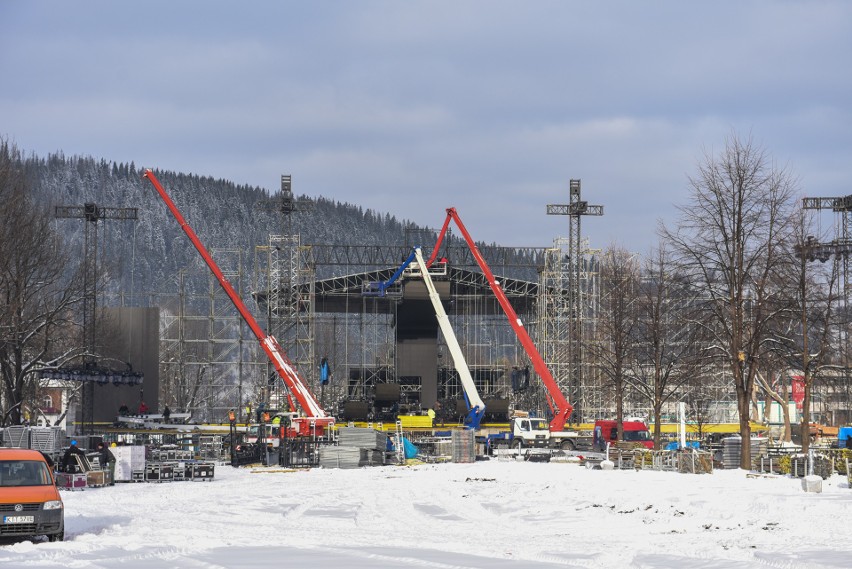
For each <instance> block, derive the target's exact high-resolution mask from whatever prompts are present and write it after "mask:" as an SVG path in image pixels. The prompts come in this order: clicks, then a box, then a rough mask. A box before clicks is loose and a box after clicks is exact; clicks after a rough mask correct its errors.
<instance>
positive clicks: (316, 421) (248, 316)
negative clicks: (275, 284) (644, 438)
mask: <svg viewBox="0 0 852 569" xmlns="http://www.w3.org/2000/svg"><path fill="white" fill-rule="evenodd" d="M143 177H144V178H147V179H148V181H150V182H151V184H153V186H154V188H155V189H156V190H157V193H158V194H160V198H162V200H163V202H165V204H166V206H168V208H169V210H170V211H171V212H172V215H173V216H174V218H175V219H176V220H177V222H178V224H180V227H181V229H183V231H184V233H186V235H187V236H188V237H189V240H190V241H192V244H193V245H194V246H195V248H196V249H197V250H198V252H199V254H201V257H202V258H203V259H204V262H205V263H207V266H208V267H209V268H210V271H211V272H212V273H213V275H214V276H215V277H216V280H218V281H219V285H220V286H221V287H222V290H224V291H225V293H226V294H227V295H228V297H229V298H230V299H231V302H233V303H234V306H235V307H236V308H237V310H238V311H239V313H240V316H242V317H243V320H245V322H246V324H248V326H249V328H250V329H251V331H252V332H253V333H254V335H255V336H256V337H257V339H258V341H259V342H260V346H261V347H262V348H263V351H264V352H266V355H267V357H268V358H269V360H270V361H271V362H272V365H273V366H274V367H275V371H277V372H278V375H279V376H281V379H282V380H283V381H284V384H285V385H286V386H287V387H288V388H289V389H290V392H291V393H292V394H293V396H294V397H295V398H296V400H297V401H298V402H299V405H300V406H301V407H302V410H303V411H304V412H305V414H306V415H307V417H304V418H303V417H299V418H297V419H296V420H294V427H296V429H297V431H298V433H299V434H302V435H307V434H312V433H316V432H317V431H319V432H321V431H322V430H323V428H324V427H325V426H328V425H330V424H333V423H334V418H333V417H330V416H329V415H328V414H327V413H326V412H325V410H323V408H322V407H321V406H320V404H319V402H317V400H316V398H315V397H314V395H313V394H312V393H311V391H310V390H309V389H308V387H307V385H306V384H305V382H304V381H302V378H301V377H300V376H299V374H298V372H297V371H296V368H295V367H293V364H292V363H291V362H290V360H289V359H288V358H287V356H286V355H285V354H284V350H282V349H281V346H280V345H279V344H278V341H277V340H276V339H275V338H274V337H273V336H270V335H267V334H266V332H264V331H263V329H262V328H261V327H260V325H259V324H258V323H257V320H255V318H254V316H252V313H251V312H249V309H248V307H247V306H246V305H245V303H244V302H243V301H242V299H241V298H240V297H239V295H238V294H237V292H236V291H235V290H234V287H232V286H231V283H230V282H228V279H226V278H225V275H223V274H222V271H221V270H220V269H219V266H218V265H217V264H216V261H214V260H213V257H211V256H210V253H209V252H208V251H207V249H206V248H205V247H204V244H203V243H201V240H200V239H199V238H198V236H197V235H196V234H195V231H193V230H192V227H190V226H189V224H188V223H187V222H186V220H185V219H184V217H183V215H181V213H180V210H178V208H177V206H176V205H175V203H174V202H173V201H172V199H171V198H170V197H169V195H168V194H167V193H166V190H165V189H164V188H163V186H162V184H160V181H159V180H157V177H156V176H154V172H153V171H152V170H150V169H148V170H145V173H144V174H143Z"/></svg>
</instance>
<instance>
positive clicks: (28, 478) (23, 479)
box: [0, 460, 53, 488]
mask: <svg viewBox="0 0 852 569" xmlns="http://www.w3.org/2000/svg"><path fill="white" fill-rule="evenodd" d="M51 484H53V479H52V478H51V477H50V471H48V469H47V463H45V462H42V461H40V460H3V461H0V488H2V487H10V486H49V485H51Z"/></svg>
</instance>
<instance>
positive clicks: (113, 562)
mask: <svg viewBox="0 0 852 569" xmlns="http://www.w3.org/2000/svg"><path fill="white" fill-rule="evenodd" d="M63 498H64V500H65V508H66V513H65V516H66V517H65V523H66V541H64V542H61V543H47V542H45V543H31V542H28V541H25V542H18V543H5V544H3V545H0V567H2V568H3V569H12V568H18V567H32V568H49V567H74V568H100V567H103V568H123V569H155V568H156V569H159V568H163V567H175V568H177V567H179V568H189V569H193V568H204V569H215V568H220V567H224V568H242V567H245V568H261V567H262V568H264V569H268V568H271V567H293V568H299V567H334V568H341V569H343V568H367V567H369V568H374V569H375V568H378V569H385V568H396V567H415V568H416V567H425V568H440V569H451V568H452V569H459V568H465V569H466V568H477V569H480V568H482V569H484V568H489V569H491V568H494V569H501V568H522V567H530V568H543V567H595V568H598V567H600V568H610V567H611V568H626V567H636V568H651V567H659V568H683V567H689V568H693V569H694V568H698V569H710V568H726V569H729V568H755V567H757V568H761V567H767V568H776V569H777V568H799V567H802V568H848V567H852V535H851V534H850V527H852V489H850V488H849V487H848V484H847V482H846V480H845V478H841V477H839V476H835V477H833V478H831V479H829V480H826V481H824V482H823V492H822V493H821V494H815V493H806V492H804V491H803V490H802V487H801V481H800V480H798V479H791V478H782V477H778V478H765V477H762V478H750V477H748V476H747V475H746V472H744V471H742V470H728V471H716V472H715V473H714V474H705V475H692V474H676V473H671V472H650V471H642V472H635V471H601V470H588V469H585V468H583V467H580V466H578V465H576V464H565V463H549V464H548V463H532V462H514V461H497V460H491V461H483V462H476V463H473V464H441V465H427V464H423V465H416V466H406V467H403V466H386V467H372V468H361V469H357V470H334V469H313V470H307V471H299V472H286V471H283V470H281V469H262V468H260V469H250V468H240V469H235V468H232V467H230V466H222V467H217V470H216V477H215V479H214V480H213V481H209V482H171V483H161V484H152V483H148V484H141V483H140V484H117V485H116V486H114V487H106V488H89V489H88V490H85V491H77V492H63Z"/></svg>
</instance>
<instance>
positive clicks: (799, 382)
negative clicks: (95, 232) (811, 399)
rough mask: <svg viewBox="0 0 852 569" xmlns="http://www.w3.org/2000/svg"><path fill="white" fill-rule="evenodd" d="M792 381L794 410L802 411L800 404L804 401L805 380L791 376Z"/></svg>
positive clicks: (797, 376) (798, 376)
mask: <svg viewBox="0 0 852 569" xmlns="http://www.w3.org/2000/svg"><path fill="white" fill-rule="evenodd" d="M790 379H792V380H793V401H794V402H795V403H796V409H798V410H799V411H801V410H802V402H803V401H804V400H805V378H804V377H803V376H801V375H792V376H790Z"/></svg>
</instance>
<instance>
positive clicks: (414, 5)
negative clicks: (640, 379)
mask: <svg viewBox="0 0 852 569" xmlns="http://www.w3.org/2000/svg"><path fill="white" fill-rule="evenodd" d="M851 57H852V2H845V1H809V2H783V1H776V2H768V1H753V2H749V1H730V2H724V1H723V2H701V3H699V2H682V1H671V2H636V1H624V2H570V1H554V2H502V1H458V0H454V1H444V2H437V1H436V2H420V1H410V2H398V1H374V2H366V1H363V2H359V1H339V2H303V1H301V2H295V1H275V2H271V1H270V2H264V1H257V2H233V1H229V2H219V1H211V0H204V1H181V2H175V1H173V0H169V1H163V2H160V1H151V0H146V1H145V2H112V1H109V2H107V1H101V2H98V1H90V2H68V1H67V0H63V1H18V2H13V1H9V0H7V1H2V2H0V81H1V82H2V83H0V85H2V87H0V136H5V137H7V138H8V139H9V140H11V141H12V142H14V143H16V144H17V145H18V146H19V147H20V148H21V149H22V150H24V151H25V152H27V153H35V154H37V155H40V156H46V155H47V154H48V153H52V152H57V151H62V152H63V153H65V154H66V155H86V156H94V157H95V158H104V159H106V160H110V161H117V162H130V161H133V162H135V164H136V165H137V166H140V167H154V168H161V169H168V170H175V171H179V172H184V173H193V174H199V175H204V176H213V177H216V178H225V179H228V180H231V181H233V182H236V183H240V184H250V185H257V186H261V187H264V188H267V189H269V190H277V189H278V188H279V185H280V176H281V174H291V175H292V177H293V189H294V192H295V193H297V194H306V195H308V196H312V197H317V196H325V197H328V198H332V199H336V200H339V201H344V202H349V203H357V204H360V205H362V206H364V207H365V208H371V209H375V210H378V211H380V212H389V213H391V214H393V215H395V216H397V217H399V218H402V219H410V220H412V221H415V222H417V223H419V224H422V225H426V226H431V227H435V226H439V225H440V224H441V223H442V222H443V220H444V217H445V209H446V208H447V207H451V206H454V207H456V208H457V209H458V211H459V214H460V216H461V218H462V220H463V221H464V222H465V224H466V225H467V227H468V229H469V230H470V232H471V233H472V234H473V236H474V237H475V238H476V239H479V240H484V241H496V242H499V243H501V244H505V245H524V246H549V245H551V244H552V243H553V239H554V238H555V237H558V236H567V234H568V220H567V218H565V217H558V216H547V215H546V206H547V204H560V203H568V201H569V197H568V183H569V180H570V179H572V178H579V179H581V180H582V196H583V199H585V200H587V201H588V202H589V203H591V204H599V205H603V206H604V216H603V217H601V218H594V217H586V218H584V219H583V221H582V228H583V234H584V235H585V236H588V237H589V239H590V244H591V246H592V247H594V248H603V247H606V246H607V245H609V244H612V243H617V244H620V245H624V246H626V247H628V248H630V249H632V250H634V251H638V252H642V253H644V252H646V251H647V249H648V248H650V247H651V246H652V245H653V244H654V243H655V242H656V226H657V221H658V220H659V219H662V220H664V221H665V222H667V223H671V222H674V221H675V220H676V218H677V211H676V210H675V207H674V206H675V205H676V204H684V203H685V200H686V198H687V196H688V189H687V188H688V179H687V178H688V176H689V175H692V174H694V173H695V172H696V166H697V164H698V163H699V162H700V161H701V160H702V157H703V156H704V153H705V152H713V153H718V152H719V151H720V150H721V149H722V148H723V147H724V144H725V139H726V137H728V136H730V135H731V133H732V132H734V133H737V134H739V135H741V136H744V137H748V136H751V137H752V138H753V140H754V141H755V142H756V143H757V144H759V145H760V146H762V147H764V148H765V149H766V150H767V151H768V152H769V154H770V155H771V156H772V157H773V158H774V159H775V161H776V162H777V163H778V165H779V166H783V167H787V168H789V169H790V170H791V171H792V172H793V173H794V174H795V176H796V177H797V178H798V179H799V182H800V186H801V191H802V195H809V196H835V195H838V196H839V195H846V194H849V193H852V69H850V67H852V65H850V61H852V59H850V58H851ZM107 205H108V204H107Z"/></svg>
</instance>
